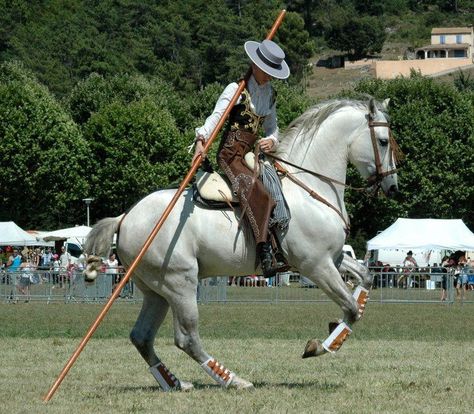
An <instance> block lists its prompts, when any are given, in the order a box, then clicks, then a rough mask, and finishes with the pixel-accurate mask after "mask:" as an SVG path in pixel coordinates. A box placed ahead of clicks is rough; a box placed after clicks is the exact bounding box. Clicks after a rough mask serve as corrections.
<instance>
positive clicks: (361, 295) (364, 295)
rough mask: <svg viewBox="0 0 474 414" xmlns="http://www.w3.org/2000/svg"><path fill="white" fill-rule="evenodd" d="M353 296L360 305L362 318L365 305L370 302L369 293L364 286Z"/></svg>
mask: <svg viewBox="0 0 474 414" xmlns="http://www.w3.org/2000/svg"><path fill="white" fill-rule="evenodd" d="M352 296H353V297H354V299H355V300H356V302H357V303H358V305H359V316H362V315H363V314H364V311H365V304H366V303H367V301H368V300H369V291H368V290H367V289H365V288H363V287H362V286H357V288H356V290H355V291H354V293H353V294H352Z"/></svg>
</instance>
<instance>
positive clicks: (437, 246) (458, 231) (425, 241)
mask: <svg viewBox="0 0 474 414" xmlns="http://www.w3.org/2000/svg"><path fill="white" fill-rule="evenodd" d="M404 248H405V249H431V250H443V249H446V250H463V251H465V250H474V233H472V232H471V231H470V230H469V229H468V228H467V226H466V225H465V224H464V222H463V221H462V220H442V219H404V218H399V219H397V220H396V221H395V223H393V224H392V225H391V226H390V227H388V228H387V229H385V230H384V231H383V232H381V233H380V234H378V235H377V236H375V237H374V238H373V239H371V240H369V241H368V242H367V250H379V249H404Z"/></svg>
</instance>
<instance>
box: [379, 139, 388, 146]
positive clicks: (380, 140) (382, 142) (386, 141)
mask: <svg viewBox="0 0 474 414" xmlns="http://www.w3.org/2000/svg"><path fill="white" fill-rule="evenodd" d="M379 142H380V145H382V147H386V146H387V145H388V139H386V138H379Z"/></svg>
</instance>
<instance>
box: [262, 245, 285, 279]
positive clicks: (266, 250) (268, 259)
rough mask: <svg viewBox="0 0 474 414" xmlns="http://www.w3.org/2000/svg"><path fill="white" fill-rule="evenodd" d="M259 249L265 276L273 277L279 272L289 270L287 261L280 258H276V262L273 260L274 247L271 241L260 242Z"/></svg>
mask: <svg viewBox="0 0 474 414" xmlns="http://www.w3.org/2000/svg"><path fill="white" fill-rule="evenodd" d="M257 251H258V254H259V256H260V264H261V265H262V271H263V276H264V277H273V276H275V275H276V274H277V273H278V272H284V271H286V270H288V265H287V264H286V263H285V262H283V261H280V260H278V259H275V262H274V261H273V248H272V243H271V242H270V241H267V242H264V243H259V244H258V246H257Z"/></svg>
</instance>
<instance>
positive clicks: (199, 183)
mask: <svg viewBox="0 0 474 414" xmlns="http://www.w3.org/2000/svg"><path fill="white" fill-rule="evenodd" d="M196 187H197V189H198V191H199V194H200V195H201V197H202V198H204V199H206V200H213V201H219V202H226V201H231V202H232V203H238V202H239V200H238V199H237V197H235V196H234V194H233V193H232V190H231V188H230V187H229V184H228V183H227V181H225V180H224V178H223V177H222V176H221V175H220V174H219V173H217V172H212V173H208V172H205V171H198V173H197V174H196Z"/></svg>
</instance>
